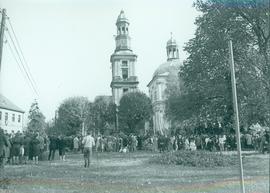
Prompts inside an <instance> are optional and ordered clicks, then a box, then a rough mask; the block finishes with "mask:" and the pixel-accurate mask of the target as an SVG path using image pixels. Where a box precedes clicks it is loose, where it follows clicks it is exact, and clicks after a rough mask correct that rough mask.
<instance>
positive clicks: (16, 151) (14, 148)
mask: <svg viewBox="0 0 270 193" xmlns="http://www.w3.org/2000/svg"><path fill="white" fill-rule="evenodd" d="M20 146H21V138H20V133H19V132H17V133H16V134H15V136H14V137H13V138H12V139H11V156H12V164H19V155H20Z"/></svg>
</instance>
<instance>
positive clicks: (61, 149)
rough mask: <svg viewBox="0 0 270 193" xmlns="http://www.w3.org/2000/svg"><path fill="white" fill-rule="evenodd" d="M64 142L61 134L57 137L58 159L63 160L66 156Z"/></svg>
mask: <svg viewBox="0 0 270 193" xmlns="http://www.w3.org/2000/svg"><path fill="white" fill-rule="evenodd" d="M65 148H66V144H65V139H64V137H63V136H62V135H60V136H59V138H58V149H59V157H60V160H62V161H65V156H66V151H65V150H66V149H65Z"/></svg>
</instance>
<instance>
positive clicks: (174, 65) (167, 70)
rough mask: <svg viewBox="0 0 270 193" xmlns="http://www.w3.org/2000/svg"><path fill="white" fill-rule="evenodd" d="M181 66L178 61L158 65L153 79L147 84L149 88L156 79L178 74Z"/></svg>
mask: <svg viewBox="0 0 270 193" xmlns="http://www.w3.org/2000/svg"><path fill="white" fill-rule="evenodd" d="M181 65H182V63H181V62H180V60H179V59H174V60H169V61H167V62H164V63H162V64H161V65H159V67H158V68H157V69H156V71H155V72H154V74H153V77H152V79H151V81H150V82H149V83H148V84H147V86H148V87H149V86H150V85H151V84H152V83H153V81H155V80H156V79H157V78H158V77H167V76H169V74H171V73H173V74H175V73H178V71H179V67H180V66H181Z"/></svg>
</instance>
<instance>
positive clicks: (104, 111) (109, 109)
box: [89, 96, 115, 134]
mask: <svg viewBox="0 0 270 193" xmlns="http://www.w3.org/2000/svg"><path fill="white" fill-rule="evenodd" d="M90 111H91V112H90V114H91V115H90V116H89V119H91V120H92V123H93V125H92V127H94V129H95V131H96V132H97V133H98V132H99V133H101V134H104V133H108V134H110V133H112V132H113V129H114V122H115V105H114V104H113V101H112V97H109V96H99V97H96V99H95V101H94V102H93V104H92V106H91V110H90Z"/></svg>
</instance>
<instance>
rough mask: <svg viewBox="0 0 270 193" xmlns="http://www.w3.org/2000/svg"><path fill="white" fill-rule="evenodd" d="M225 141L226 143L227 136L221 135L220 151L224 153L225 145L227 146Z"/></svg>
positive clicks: (219, 140) (219, 139) (219, 141)
mask: <svg viewBox="0 0 270 193" xmlns="http://www.w3.org/2000/svg"><path fill="white" fill-rule="evenodd" d="M225 141H226V135H220V136H219V138H218V143H219V149H220V151H224V150H225V148H224V145H225Z"/></svg>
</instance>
